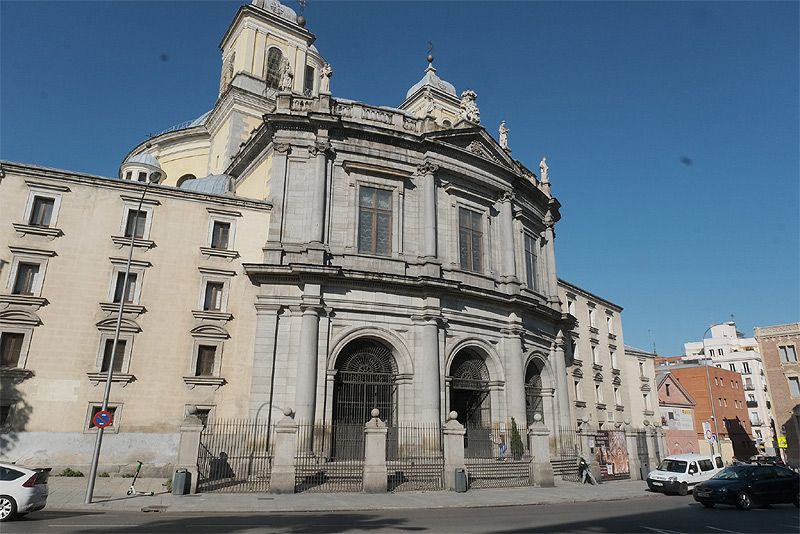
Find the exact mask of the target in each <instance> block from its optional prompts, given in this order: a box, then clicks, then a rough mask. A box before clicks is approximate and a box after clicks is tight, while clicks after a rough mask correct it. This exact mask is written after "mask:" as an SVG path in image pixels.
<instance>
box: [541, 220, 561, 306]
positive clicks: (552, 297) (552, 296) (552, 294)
mask: <svg viewBox="0 0 800 534" xmlns="http://www.w3.org/2000/svg"><path fill="white" fill-rule="evenodd" d="M544 223H545V230H544V238H545V242H546V245H545V251H546V253H547V302H548V304H550V305H551V306H555V305H556V304H558V276H557V275H556V251H555V244H556V241H555V240H556V232H555V224H556V223H555V219H554V217H553V216H552V214H551V212H550V211H548V212H547V215H546V216H545V218H544ZM559 309H560V306H559Z"/></svg>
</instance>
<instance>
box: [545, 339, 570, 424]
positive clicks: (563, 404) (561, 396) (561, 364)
mask: <svg viewBox="0 0 800 534" xmlns="http://www.w3.org/2000/svg"><path fill="white" fill-rule="evenodd" d="M550 355H551V361H550V363H551V365H552V368H553V373H554V374H555V382H556V391H555V394H556V398H557V400H558V403H557V404H558V424H559V425H561V426H562V427H572V415H571V414H572V407H571V406H570V401H569V383H568V379H567V362H566V357H565V351H564V333H563V332H562V331H561V330H559V331H558V333H557V334H556V339H555V342H554V343H553V347H552V351H551V353H550Z"/></svg>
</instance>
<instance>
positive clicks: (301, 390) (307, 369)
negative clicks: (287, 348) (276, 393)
mask: <svg viewBox="0 0 800 534" xmlns="http://www.w3.org/2000/svg"><path fill="white" fill-rule="evenodd" d="M302 310H303V318H302V322H301V324H300V349H299V351H298V354H297V381H296V382H295V387H296V390H295V404H296V406H297V412H296V414H295V419H296V420H297V421H298V422H299V423H301V424H306V423H307V424H313V423H314V406H315V402H316V393H317V353H318V351H319V309H318V308H315V307H312V306H303V307H302Z"/></svg>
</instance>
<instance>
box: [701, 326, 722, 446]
mask: <svg viewBox="0 0 800 534" xmlns="http://www.w3.org/2000/svg"><path fill="white" fill-rule="evenodd" d="M720 324H722V323H720ZM715 326H718V325H717V324H712V325H711V326H709V327H708V328H706V331H705V332H703V337H701V338H700V343H702V344H703V346H702V347H701V348H700V353H701V354H702V355H703V356H704V358H703V359H704V360H705V361H706V386H708V402H709V404H711V419H713V420H714V441H716V443H717V448H718V449H719V450H718V451H717V452H719V454H720V455H722V444H720V442H719V425H718V424H717V410H716V408H714V396H713V395H712V393H711V377H710V374H709V372H708V366H709V357H708V356H706V342H705V339H706V334H708V331H709V330H711V329H712V328H713V327H715ZM711 454H714V445H713V444H712V445H711Z"/></svg>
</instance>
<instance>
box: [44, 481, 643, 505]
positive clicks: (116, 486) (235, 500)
mask: <svg viewBox="0 0 800 534" xmlns="http://www.w3.org/2000/svg"><path fill="white" fill-rule="evenodd" d="M86 482H87V480H86V478H65V477H50V483H49V484H50V497H49V498H48V500H47V508H46V509H47V510H87V509H89V510H115V511H121V510H126V511H140V510H143V509H148V508H150V509H152V511H163V512H333V511H357V510H375V509H381V510H402V509H413V508H472V507H480V506H515V505H531V504H555V503H570V502H588V501H614V500H625V499H630V498H635V497H645V498H647V497H654V496H656V495H655V494H653V493H649V492H647V491H645V490H646V487H647V486H646V484H645V483H644V482H642V481H641V480H633V481H629V480H625V481H613V482H606V483H604V484H602V485H600V486H590V485H582V484H577V483H573V482H562V481H560V480H557V482H556V484H557V486H556V487H554V488H533V487H524V488H495V489H473V490H470V491H468V492H467V493H455V492H452V491H428V492H422V491H413V492H398V493H381V494H367V493H300V494H295V495H273V494H271V493H199V494H196V495H181V496H174V495H172V494H169V493H166V488H164V487H163V486H162V485H161V484H162V483H163V482H164V480H163V479H160V478H159V479H154V478H144V479H143V478H140V479H139V480H137V481H136V489H137V490H139V491H154V492H156V495H155V496H153V497H143V496H135V497H128V496H126V495H125V492H126V491H127V490H128V487H129V486H130V482H131V479H129V478H98V479H97V484H96V486H95V491H94V495H95V497H94V501H95V502H94V503H92V504H91V505H85V504H84V502H83V501H84V496H85V493H86Z"/></svg>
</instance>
